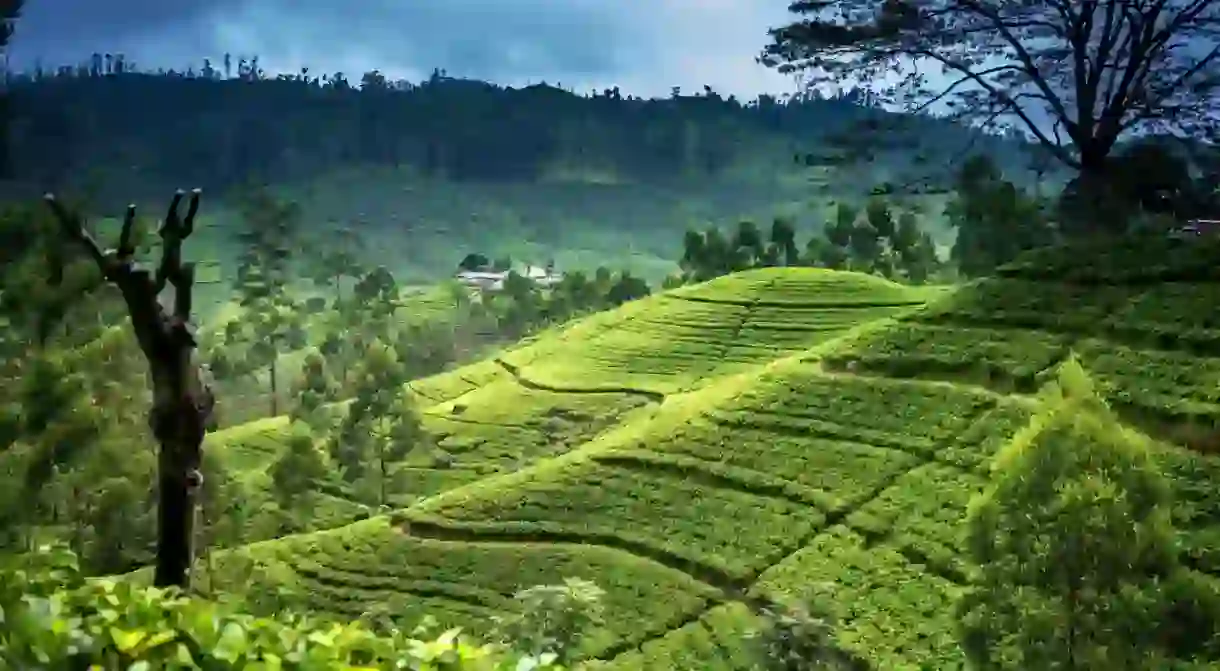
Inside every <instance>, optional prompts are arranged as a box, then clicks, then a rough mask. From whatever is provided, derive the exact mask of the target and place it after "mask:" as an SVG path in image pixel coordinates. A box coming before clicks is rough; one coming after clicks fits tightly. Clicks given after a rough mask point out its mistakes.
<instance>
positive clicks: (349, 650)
mask: <svg viewBox="0 0 1220 671" xmlns="http://www.w3.org/2000/svg"><path fill="white" fill-rule="evenodd" d="M0 625H2V626H0V631H2V632H3V633H2V634H0V668H3V669H28V670H33V669H77V668H79V669H85V668H89V669H93V670H97V671H109V670H111V669H115V670H118V669H128V670H130V669H200V668H203V669H268V670H270V669H282V668H292V669H298V670H300V671H308V670H314V669H316V670H318V671H321V670H323V669H325V670H326V671H331V670H333V669H352V670H355V669H368V670H372V669H414V670H418V671H427V670H431V669H469V670H479V671H493V670H498V669H514V670H518V671H519V670H523V669H541V668H552V669H554V668H557V667H555V666H553V665H552V664H551V661H553V659H554V657H555V655H554V654H553V653H547V652H543V653H540V654H538V655H536V656H533V657H521V656H520V655H519V654H517V653H513V652H511V651H509V649H508V648H506V647H502V646H496V645H480V644H477V643H475V642H472V641H470V640H468V639H466V638H464V637H462V636H461V635H460V632H459V630H457V629H451V630H448V631H446V632H444V633H442V634H440V635H439V636H437V637H436V638H433V639H428V638H421V636H423V634H424V631H425V630H424V629H422V628H420V629H416V630H415V631H413V632H410V633H408V632H402V631H396V630H395V631H390V632H374V630H373V629H372V628H371V627H370V626H368V625H366V624H364V623H360V622H357V623H353V624H348V625H340V624H333V623H326V622H322V621H317V620H311V619H309V618H307V617H303V616H299V615H294V614H290V613H289V614H282V615H279V616H276V617H274V618H260V617H254V616H251V615H245V614H242V613H240V612H239V611H238V607H237V604H232V603H230V604H225V603H211V602H206V601H201V600H198V599H191V598H187V597H184V596H182V595H181V594H180V593H178V592H177V591H175V590H161V589H156V588H149V587H142V586H139V585H136V584H134V583H132V582H129V581H115V580H109V579H106V580H95V581H89V582H85V581H84V580H83V579H82V578H81V575H80V572H79V570H78V567H77V563H76V558H75V556H74V555H73V554H72V553H71V552H68V551H66V550H63V549H59V548H56V547H51V546H45V547H42V548H40V549H38V550H36V551H35V552H33V553H30V554H28V555H24V556H22V557H21V558H20V559H19V560H16V561H11V562H10V565H9V566H5V567H3V570H0Z"/></svg>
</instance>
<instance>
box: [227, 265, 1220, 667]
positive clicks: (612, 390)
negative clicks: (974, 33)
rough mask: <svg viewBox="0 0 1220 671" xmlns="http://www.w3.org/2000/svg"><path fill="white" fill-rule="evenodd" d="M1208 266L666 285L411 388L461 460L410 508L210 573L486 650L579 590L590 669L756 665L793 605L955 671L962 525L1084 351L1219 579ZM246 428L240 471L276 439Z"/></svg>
mask: <svg viewBox="0 0 1220 671" xmlns="http://www.w3.org/2000/svg"><path fill="white" fill-rule="evenodd" d="M1217 258H1220V249H1218V248H1217V247H1216V246H1214V245H1205V244H1201V243H1200V244H1193V243H1191V244H1188V243H1171V242H1168V241H1166V242H1163V243H1161V245H1160V246H1157V245H1150V244H1148V243H1147V241H1141V242H1140V243H1139V244H1134V243H1133V244H1128V245H1126V246H1108V247H1106V248H1105V250H1104V251H1102V250H1098V249H1074V248H1066V249H1064V248H1060V249H1057V250H1050V251H1046V252H1038V253H1035V254H1032V255H1030V256H1027V257H1025V258H1024V259H1022V260H1020V261H1018V262H1017V263H1015V264H1012V265H1010V266H1007V267H1005V268H1004V269H1003V270H1002V272H1001V273H1000V274H999V275H998V276H997V277H995V278H991V279H987V280H983V281H980V282H977V283H974V284H971V285H967V286H964V287H962V288H960V289H957V290H955V291H952V292H951V293H948V294H947V295H943V296H938V295H937V294H938V293H939V290H918V291H916V290H913V289H907V288H903V287H900V286H897V285H894V284H891V283H888V282H886V281H884V280H880V279H877V278H873V277H869V276H863V275H856V274H851V273H835V272H831V271H824V270H813V269H799V270H798V269H769V270H762V271H751V272H747V273H741V274H737V275H733V276H729V277H726V278H722V279H720V280H716V281H713V282H710V283H707V284H703V285H698V286H694V287H688V288H684V289H680V290H676V291H672V292H668V293H665V294H662V295H660V296H656V297H653V298H650V299H646V300H643V301H639V302H636V303H633V304H629V305H628V306H626V307H624V308H622V309H621V310H618V311H615V312H613V313H607V314H602V315H597V316H594V317H591V318H589V319H586V320H583V321H580V322H576V323H574V324H572V325H570V326H568V327H566V328H563V329H559V330H554V331H551V332H548V333H546V334H544V335H542V336H541V337H539V338H537V339H536V340H535V341H533V342H531V343H527V344H526V345H524V346H522V347H519V348H517V349H514V350H512V351H509V352H506V353H504V354H503V355H502V356H501V357H499V358H497V359H495V360H492V361H487V362H484V363H480V364H476V365H474V366H469V367H466V368H462V369H459V370H456V371H452V372H450V373H446V374H444V375H441V376H437V377H435V378H430V379H427V380H424V381H421V382H420V383H418V384H416V385H414V386H413V388H414V390H415V392H416V394H417V395H418V397H419V398H420V399H425V401H423V402H424V403H425V404H426V409H425V416H426V424H427V425H428V426H429V427H430V429H431V430H433V431H435V432H437V433H438V434H439V435H441V436H442V439H441V443H440V444H441V445H444V446H446V448H445V449H446V450H448V451H449V452H450V453H451V454H452V455H453V456H454V463H453V464H452V467H451V468H449V469H441V468H436V467H433V466H429V465H428V464H424V463H410V464H406V465H404V466H403V467H404V468H411V469H414V472H417V473H418V474H419V478H418V482H419V483H421V484H420V487H421V489H422V490H424V491H421V492H419V493H418V495H419V496H423V497H424V498H423V499H422V500H420V501H418V502H416V503H414V504H413V505H410V506H409V507H406V508H404V509H403V510H400V511H398V512H396V513H395V514H393V515H390V516H386V517H379V518H374V519H371V520H367V521H363V522H359V523H357V524H353V525H349V526H345V527H341V528H338V529H334V530H331V531H326V532H320V533H315V534H308V535H302V536H296V537H289V538H284V539H280V540H277V541H271V542H267V543H262V544H257V545H253V546H249V547H247V548H244V549H242V550H241V551H239V552H237V553H232V554H230V555H228V556H227V557H225V556H222V557H219V558H218V562H219V563H220V565H221V567H222V569H223V565H224V564H225V563H226V561H234V562H235V563H236V560H237V559H238V558H242V557H250V558H254V559H256V560H257V561H259V562H260V563H261V564H263V565H264V566H266V567H268V569H269V570H268V572H267V574H266V576H267V577H266V578H265V579H267V580H274V581H278V582H280V583H282V584H283V585H284V586H286V587H294V588H296V589H297V590H298V593H299V594H301V596H302V598H303V599H304V600H305V601H306V602H307V604H308V606H309V607H311V608H312V609H314V610H316V611H319V612H325V613H332V614H336V615H344V616H353V615H358V614H359V613H362V612H365V611H367V610H370V609H377V608H388V609H390V612H394V613H398V614H401V615H402V616H404V617H405V618H406V619H408V620H409V619H413V618H414V617H415V616H417V615H420V614H423V613H425V612H426V613H428V614H431V615H433V616H434V617H437V618H438V619H440V620H441V621H442V622H444V623H447V624H458V625H462V626H465V627H468V628H470V629H473V630H474V631H476V632H477V631H479V630H480V627H483V626H485V623H486V621H487V620H488V618H489V617H490V616H494V615H496V614H498V613H503V612H505V610H506V609H509V608H511V607H512V601H511V595H512V594H513V592H515V591H516V590H518V589H522V588H525V587H528V586H531V585H536V584H540V583H555V582H559V581H561V580H562V579H563V578H564V577H567V576H575V577H582V578H587V579H590V580H593V581H595V582H597V583H598V584H599V585H601V586H602V588H603V589H605V590H606V597H605V600H606V622H607V626H606V628H605V630H604V631H602V632H600V633H599V635H598V636H596V637H594V639H593V640H592V641H590V642H589V644H588V646H587V649H586V650H584V652H585V654H586V656H587V657H588V658H589V660H590V661H589V665H590V666H591V667H596V668H606V669H658V670H665V669H691V670H694V669H725V670H729V669H742V670H744V669H747V668H750V666H749V663H750V662H749V660H748V659H747V657H746V655H745V653H744V652H743V636H744V635H745V632H747V631H748V630H750V628H751V626H752V620H753V619H754V617H755V616H754V615H753V614H752V607H753V604H756V603H757V602H758V601H759V600H760V599H765V598H769V597H773V596H776V595H789V596H808V597H817V598H818V599H819V601H820V602H821V603H822V604H824V605H826V606H827V607H828V608H829V609H830V610H831V611H832V613H833V615H834V616H835V618H836V620H837V622H838V626H837V628H836V630H835V636H836V641H837V644H838V645H839V646H840V647H842V648H843V649H844V650H846V651H848V652H850V653H851V654H852V655H853V656H855V657H857V658H858V659H860V660H861V661H863V662H866V663H867V664H868V665H869V666H870V667H871V668H874V669H886V670H890V669H954V668H963V666H964V664H965V658H964V656H963V653H962V652H961V650H960V645H959V641H958V636H957V623H956V621H955V617H954V608H953V604H954V602H955V601H956V599H957V597H958V596H959V595H960V594H961V593H962V590H963V587H964V585H965V583H966V580H967V570H966V558H965V556H964V551H963V550H964V548H963V543H964V539H963V524H962V520H963V515H964V513H965V511H966V508H967V505H968V503H969V502H970V500H971V498H972V497H973V496H974V495H975V494H976V493H978V492H980V491H981V490H982V488H983V487H984V485H985V483H986V481H987V475H988V470H989V465H990V461H991V457H992V456H993V454H994V453H995V452H996V450H997V449H999V448H1000V447H1001V446H1002V445H1004V444H1005V443H1006V442H1007V441H1008V440H1009V439H1010V438H1011V437H1012V436H1013V435H1014V433H1015V432H1016V431H1017V430H1019V429H1020V428H1021V427H1022V426H1024V424H1025V423H1026V421H1027V420H1028V418H1029V417H1030V416H1031V414H1032V413H1033V411H1034V409H1035V407H1036V399H1035V398H1034V396H1033V394H1034V392H1036V391H1037V390H1038V389H1039V387H1041V386H1042V385H1043V384H1044V383H1045V382H1046V381H1047V380H1048V379H1049V378H1050V377H1051V376H1052V375H1053V373H1054V370H1055V368H1056V366H1057V364H1059V363H1060V362H1062V361H1063V360H1064V359H1065V358H1066V357H1067V356H1068V355H1069V354H1070V353H1073V352H1074V353H1075V354H1076V356H1077V358H1078V359H1079V360H1080V361H1081V362H1082V363H1083V364H1084V365H1085V366H1086V368H1088V369H1089V370H1090V371H1091V372H1092V374H1093V375H1094V376H1095V378H1096V380H1097V382H1098V383H1099V385H1100V386H1101V389H1102V390H1103V392H1104V393H1105V395H1106V396H1107V397H1108V399H1109V401H1110V403H1111V405H1112V406H1113V407H1114V409H1115V410H1116V411H1117V412H1118V413H1119V415H1120V416H1121V417H1122V418H1123V419H1124V421H1126V422H1128V423H1129V424H1131V425H1132V426H1134V427H1137V428H1139V429H1140V430H1142V431H1144V432H1146V433H1148V434H1149V435H1150V436H1152V437H1153V438H1156V439H1159V440H1160V441H1161V442H1160V443H1159V445H1160V446H1159V447H1158V453H1157V458H1158V461H1159V463H1160V464H1161V466H1162V468H1163V469H1164V471H1165V472H1166V474H1167V475H1168V477H1169V478H1170V480H1171V481H1172V484H1173V488H1174V494H1175V506H1176V507H1175V509H1174V522H1175V524H1176V527H1177V529H1178V530H1179V533H1180V536H1181V538H1180V540H1181V544H1182V547H1183V552H1184V555H1185V560H1186V562H1187V565H1188V567H1189V568H1190V569H1191V570H1192V571H1194V572H1196V573H1197V574H1198V576H1199V578H1200V580H1201V581H1203V583H1202V584H1209V585H1212V586H1215V585H1213V582H1214V579H1215V578H1216V577H1220V553H1218V552H1217V550H1216V549H1215V548H1220V493H1217V488H1216V486H1215V483H1216V482H1218V481H1220V457H1217V456H1215V452H1214V450H1213V449H1212V448H1213V447H1216V446H1217V445H1220V438H1218V436H1220V430H1218V429H1217V420H1218V419H1220V316H1217V315H1218V314H1220V313H1218V310H1217V309H1218V308H1220V269H1218V268H1217V267H1216V266H1215V261H1214V260H1215V259H1217ZM925 302H926V305H925ZM229 435H230V438H225V437H224V436H218V440H222V441H227V440H229V439H232V440H234V442H233V443H232V444H228V443H226V444H227V447H226V448H225V449H226V450H229V451H232V453H233V454H235V455H236V454H238V453H245V454H247V456H245V457H243V459H247V460H248V461H247V462H244V463H248V464H250V465H251V466H252V467H253V465H254V464H256V463H257V459H254V458H253V457H250V456H248V454H249V452H250V451H259V450H263V451H265V452H267V453H274V451H275V447H274V443H275V441H274V439H272V438H267V439H265V440H263V439H260V440H262V442H260V441H259V440H251V439H248V438H246V439H242V440H240V441H239V440H236V435H237V434H229ZM243 441H244V442H243ZM238 443H240V444H241V445H242V447H238ZM235 458H236V457H235ZM461 483H469V484H465V485H463V486H457V485H459V484H461ZM433 494H434V495H433ZM425 495H427V496H425ZM1215 664H1216V661H1215V660H1211V661H1198V660H1194V661H1191V662H1185V661H1184V662H1183V663H1182V666H1180V667H1178V668H1183V669H1185V668H1197V669H1203V668H1215Z"/></svg>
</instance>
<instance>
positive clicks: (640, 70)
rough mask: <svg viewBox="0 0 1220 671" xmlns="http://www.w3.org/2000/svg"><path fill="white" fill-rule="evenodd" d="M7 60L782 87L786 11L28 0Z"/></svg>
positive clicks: (621, 0)
mask: <svg viewBox="0 0 1220 671" xmlns="http://www.w3.org/2000/svg"><path fill="white" fill-rule="evenodd" d="M26 5H27V7H26V10H25V12H24V16H23V17H22V18H21V19H20V21H19V22H18V24H17V29H16V30H17V33H16V35H15V37H14V39H13V42H12V43H11V45H10V48H9V62H10V67H12V68H14V69H26V68H32V67H33V66H34V65H35V64H36V63H39V62H41V63H42V64H43V65H44V66H47V67H51V66H56V65H65V64H69V63H76V62H80V61H82V60H87V59H88V58H89V56H90V54H92V53H94V52H100V53H106V52H110V53H122V54H124V55H125V56H126V57H127V59H128V60H129V61H132V62H135V63H136V64H137V66H138V67H140V68H152V69H155V68H158V67H166V68H169V67H176V68H183V67H184V66H186V65H189V64H194V65H196V67H198V66H199V65H201V64H202V62H203V59H204V58H208V57H210V58H212V60H213V63H215V64H217V65H219V61H220V59H221V57H222V56H223V54H225V53H226V52H228V53H232V54H233V56H234V60H235V61H236V59H237V57H238V56H249V55H258V57H259V64H260V66H262V67H263V69H265V70H267V71H269V72H296V71H299V70H300V68H301V67H302V66H309V67H310V68H311V70H312V71H313V72H319V73H320V72H336V71H341V72H344V73H345V74H346V75H347V76H348V78H349V79H352V80H359V78H360V75H361V74H362V73H364V72H366V71H368V70H372V69H379V70H381V71H382V72H383V73H384V74H386V75H387V76H388V77H390V78H391V79H399V78H402V79H408V80H411V81H419V80H421V79H423V78H425V77H426V76H427V75H428V73H430V72H431V71H432V69H433V68H437V67H439V68H442V69H444V70H446V71H447V73H448V74H449V75H450V76H456V77H472V78H477V79H484V80H488V81H492V82H495V83H498V84H505V85H512V86H521V85H527V84H530V83H537V82H541V81H546V82H548V83H551V84H561V85H563V87H564V88H572V89H574V90H576V91H577V92H586V91H589V90H591V89H595V88H596V89H602V88H607V87H610V86H615V85H617V86H619V87H620V89H621V90H622V91H623V92H624V93H625V94H627V93H630V94H635V95H643V96H665V95H668V94H669V92H670V89H671V87H673V86H680V87H682V89H683V90H684V91H687V92H693V91H695V90H698V89H702V87H703V85H705V84H707V85H710V86H712V87H713V88H714V89H715V90H716V91H718V92H720V93H722V94H725V95H728V94H735V95H737V96H738V97H742V98H752V97H754V96H755V95H757V94H759V93H786V92H790V91H793V90H794V89H795V85H794V83H793V81H792V80H791V79H790V78H789V77H786V76H784V75H780V74H778V73H776V72H773V71H770V70H768V69H766V68H764V67H762V66H761V65H757V64H756V63H755V62H754V57H755V56H756V55H757V54H758V52H759V50H760V49H761V47H762V46H763V45H764V44H765V43H766V41H767V35H766V31H767V29H768V28H769V27H773V26H776V25H781V24H783V23H784V22H785V19H786V17H787V12H786V7H787V5H788V3H787V2H786V1H768V0H648V1H644V0H109V1H108V2H99V0H27V3H26Z"/></svg>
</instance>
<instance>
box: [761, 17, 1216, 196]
mask: <svg viewBox="0 0 1220 671" xmlns="http://www.w3.org/2000/svg"><path fill="white" fill-rule="evenodd" d="M789 11H790V12H792V13H793V14H795V15H796V16H798V17H800V18H799V19H798V20H796V21H794V22H793V23H791V24H789V25H786V26H783V27H780V28H775V29H773V30H771V31H770V36H771V43H770V44H768V45H767V46H766V47H765V48H764V50H763V53H762V55H761V56H760V61H761V62H762V63H764V64H766V65H768V66H771V67H776V68H778V69H779V70H781V71H783V72H801V73H804V74H805V75H807V80H806V81H807V84H808V85H810V86H818V85H822V84H833V85H839V84H841V83H842V82H843V81H858V82H861V83H863V84H865V85H867V86H868V87H869V88H870V90H871V91H872V92H874V93H875V94H876V95H877V96H879V97H880V98H881V100H882V101H883V102H885V103H887V104H894V105H900V106H903V107H906V108H907V109H925V108H927V107H929V106H931V105H933V104H936V103H943V104H944V105H945V106H946V107H948V108H949V109H950V110H951V111H952V113H953V115H954V116H955V117H957V118H959V119H962V120H966V121H970V122H973V123H978V124H982V125H992V126H994V125H996V124H1002V123H1014V124H1015V125H1016V126H1017V127H1019V128H1022V129H1023V130H1025V131H1026V132H1028V133H1029V134H1030V135H1032V136H1033V137H1034V138H1036V139H1037V141H1038V142H1039V143H1040V144H1041V145H1042V146H1043V147H1045V148H1046V150H1047V151H1048V152H1049V153H1050V154H1051V156H1053V157H1055V158H1056V159H1058V160H1059V161H1060V162H1062V163H1063V164H1065V165H1067V166H1069V167H1070V168H1073V169H1075V170H1077V171H1078V172H1079V186H1080V188H1081V190H1083V191H1085V192H1086V193H1089V194H1094V195H1098V194H1101V193H1103V192H1104V185H1105V183H1106V180H1105V179H1104V178H1105V176H1106V170H1107V167H1108V163H1109V159H1110V157H1111V154H1112V153H1113V152H1114V149H1115V145H1116V144H1117V143H1118V141H1119V139H1120V138H1122V137H1123V136H1124V135H1127V134H1140V133H1146V132H1176V133H1179V134H1184V135H1187V136H1194V137H1203V138H1209V139H1211V138H1215V137H1216V135H1217V134H1218V131H1220V116H1217V115H1216V114H1215V108H1214V106H1213V105H1212V104H1211V100H1212V98H1213V94H1214V92H1215V89H1216V87H1217V86H1218V85H1220V2H1217V1H1216V0H1033V1H1030V2H1009V1H1003V0H926V1H920V2H914V1H912V0H885V1H884V2H876V0H797V1H795V2H793V3H792V4H791V5H790V6H789Z"/></svg>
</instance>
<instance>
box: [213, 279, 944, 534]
mask: <svg viewBox="0 0 1220 671" xmlns="http://www.w3.org/2000/svg"><path fill="white" fill-rule="evenodd" d="M937 291H939V289H937V288H935V287H907V286H902V285H898V284H894V283H892V282H889V281H887V280H883V279H880V278H877V277H874V276H871V275H864V274H860V273H846V272H834V271H828V270H822V269H817V268H800V269H796V268H793V269H786V270H785V269H774V268H773V269H764V270H755V271H749V272H745V273H740V274H737V275H733V276H728V277H724V278H721V279H719V280H715V281H712V282H708V283H705V284H702V285H696V286H691V287H684V288H682V289H678V290H676V291H673V292H669V293H665V294H661V295H657V296H653V297H650V298H646V299H643V300H638V301H633V302H631V303H628V304H627V305H625V306H623V307H622V308H619V309H617V310H613V311H610V312H602V313H597V314H594V315H592V316H590V317H587V318H584V319H581V320H578V321H575V322H572V323H569V324H567V325H564V326H560V327H557V328H554V329H550V330H548V331H546V332H543V333H542V334H540V335H538V336H536V337H534V338H532V339H530V340H528V341H526V342H525V343H524V344H522V345H520V346H517V347H514V348H511V349H509V350H507V351H505V352H503V353H501V354H500V355H498V356H497V357H495V358H492V359H488V360H485V361H482V362H480V363H476V364H473V365H468V366H464V367H461V368H458V369H455V370H452V371H449V372H446V373H442V374H440V375H436V376H433V377H429V378H425V379H422V380H418V381H416V382H413V383H411V385H410V387H411V389H412V391H413V392H414V396H415V402H416V404H417V407H418V408H419V411H420V414H421V416H422V419H423V422H424V427H425V429H426V430H427V431H428V433H429V434H430V435H431V437H432V442H433V444H434V445H435V448H434V449H433V450H427V451H419V452H417V453H414V454H412V455H411V456H410V457H409V458H408V460H407V461H406V462H403V463H400V464H398V465H397V474H396V476H397V477H396V479H395V481H396V482H397V483H399V487H396V488H395V489H396V491H397V492H398V497H397V500H398V501H399V502H400V503H403V504H407V503H410V502H413V501H414V500H416V499H418V498H420V497H423V496H428V495H431V494H434V493H437V492H440V491H443V490H445V489H447V488H450V487H453V486H456V485H460V484H464V483H467V482H471V481H473V480H477V479H479V478H481V477H483V476H485V475H489V474H493V473H499V472H503V471H506V470H516V469H519V468H521V467H522V466H524V465H526V464H528V463H530V462H533V461H536V460H538V459H542V458H546V457H551V456H555V455H558V454H563V453H566V452H568V451H571V450H572V449H574V448H576V447H577V446H580V445H582V444H583V443H585V442H586V441H589V440H591V439H592V438H594V437H595V436H597V435H598V434H599V433H601V432H603V431H605V430H607V429H609V428H611V427H613V426H614V425H616V424H618V423H621V422H623V421H624V419H625V418H627V417H647V416H650V415H651V414H654V413H655V412H656V411H657V409H658V408H660V407H662V406H663V405H664V404H665V402H666V401H667V400H669V395H673V394H679V393H681V392H686V391H689V390H692V389H695V388H700V387H705V386H708V385H709V384H712V383H713V382H715V381H716V380H718V379H720V378H721V377H723V376H727V375H731V374H733V373H738V372H742V371H746V372H748V371H751V370H756V369H757V368H758V367H759V366H760V365H762V364H766V363H768V362H770V361H771V360H773V359H775V358H777V357H779V356H783V355H785V354H790V353H794V352H799V351H803V350H805V349H807V348H809V347H811V346H813V345H815V344H817V343H819V342H822V341H825V340H827V339H829V338H833V337H835V336H838V335H841V334H842V333H844V332H845V331H846V330H847V329H850V328H853V327H855V326H858V325H859V324H862V323H865V322H868V321H871V320H875V319H879V318H882V317H888V316H891V315H894V314H898V313H900V312H903V311H906V310H909V309H912V308H914V307H917V306H919V305H922V304H923V302H924V300H925V299H926V297H927V296H928V295H930V294H932V293H935V292H937ZM766 296H773V297H774V298H777V299H781V301H782V302H770V301H768V300H764V297H766ZM629 413H630V414H629ZM288 435H289V422H288V419H287V418H286V417H278V418H272V419H265V420H259V421H256V422H251V423H249V424H243V425H239V426H235V427H231V428H228V429H224V430H222V431H219V432H216V433H213V434H210V435H209V436H208V438H207V442H206V445H205V449H207V450H209V452H211V453H214V454H219V455H222V458H223V459H224V460H225V462H226V463H227V464H228V465H229V466H230V467H231V468H232V469H234V470H235V471H236V472H238V473H240V474H242V477H244V478H245V479H247V481H249V482H251V483H253V484H255V485H256V489H260V488H265V487H266V486H267V479H268V475H267V471H268V468H269V467H270V465H271V464H272V463H274V461H275V460H276V459H277V458H278V457H279V455H280V454H281V451H282V449H283V447H284V445H285V444H286V442H287V440H288ZM329 494H332V495H339V496H340V498H342V496H343V494H342V492H339V491H330V492H329ZM336 506H337V507H338V509H339V510H338V511H335V510H334V509H335V507H336ZM324 509H325V510H326V511H329V512H327V513H326V514H327V515H328V516H329V515H331V514H335V515H344V514H346V515H349V516H352V517H354V516H356V515H358V514H360V511H361V510H362V509H363V506H359V505H356V504H349V505H343V504H342V503H341V502H340V501H334V500H331V501H329V502H328V505H326V506H324ZM349 519H350V517H349Z"/></svg>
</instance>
